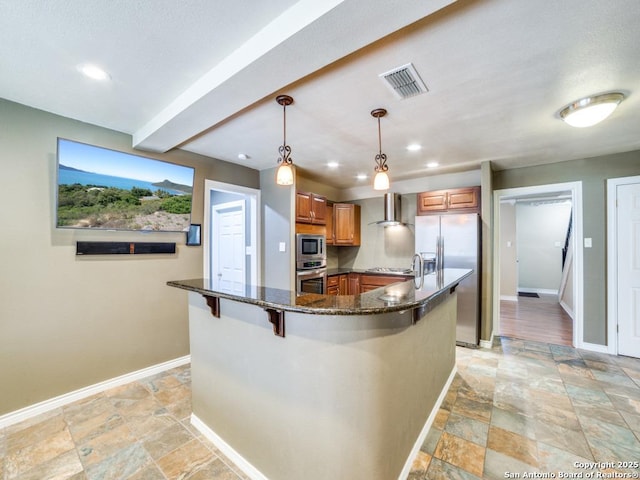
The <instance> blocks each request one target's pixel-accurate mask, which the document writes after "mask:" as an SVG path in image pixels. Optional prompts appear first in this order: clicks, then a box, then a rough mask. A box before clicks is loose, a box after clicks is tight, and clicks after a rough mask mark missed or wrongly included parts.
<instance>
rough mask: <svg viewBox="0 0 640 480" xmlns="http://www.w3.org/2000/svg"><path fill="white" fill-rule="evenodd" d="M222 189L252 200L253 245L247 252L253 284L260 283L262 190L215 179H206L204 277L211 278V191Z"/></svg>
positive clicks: (251, 240)
mask: <svg viewBox="0 0 640 480" xmlns="http://www.w3.org/2000/svg"><path fill="white" fill-rule="evenodd" d="M212 191H221V192H229V193H235V194H239V195H245V196H246V197H247V198H248V199H249V201H250V202H251V208H250V212H249V215H250V216H251V232H249V235H250V242H251V246H250V247H247V248H248V250H247V253H248V254H249V255H251V278H250V282H251V285H254V286H259V285H260V278H262V276H261V272H260V268H261V267H260V265H261V263H262V262H261V259H260V250H261V247H260V224H261V215H260V205H261V200H260V190H257V189H255V188H249V187H243V186H241V185H233V184H231V183H223V182H217V181H215V180H209V179H205V181H204V214H203V218H204V225H203V228H202V236H203V241H202V248H203V254H202V262H203V264H202V267H203V268H202V269H203V276H204V278H211V270H210V269H211V192H212Z"/></svg>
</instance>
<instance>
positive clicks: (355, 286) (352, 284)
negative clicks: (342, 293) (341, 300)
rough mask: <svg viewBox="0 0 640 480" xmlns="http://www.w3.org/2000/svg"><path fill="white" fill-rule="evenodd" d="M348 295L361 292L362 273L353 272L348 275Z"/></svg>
mask: <svg viewBox="0 0 640 480" xmlns="http://www.w3.org/2000/svg"><path fill="white" fill-rule="evenodd" d="M347 282H348V284H349V285H348V287H347V295H357V294H359V293H360V274H359V273H355V272H351V273H349V275H348V276H347Z"/></svg>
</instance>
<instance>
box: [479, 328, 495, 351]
mask: <svg viewBox="0 0 640 480" xmlns="http://www.w3.org/2000/svg"><path fill="white" fill-rule="evenodd" d="M480 348H488V349H492V348H493V332H491V338H490V339H489V340H480Z"/></svg>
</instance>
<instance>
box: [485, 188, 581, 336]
mask: <svg viewBox="0 0 640 480" xmlns="http://www.w3.org/2000/svg"><path fill="white" fill-rule="evenodd" d="M581 205H582V203H581V183H580V182H573V183H564V184H552V185H541V186H535V187H521V188H513V189H506V190H498V191H495V192H494V219H495V222H494V229H495V230H494V238H495V242H494V292H495V295H494V333H495V334H497V335H501V334H502V335H506V336H515V337H518V338H521V339H524V340H533V341H540V342H545V343H556V344H560V345H573V346H576V347H579V346H580V345H581V343H582V275H581V271H582V250H581V249H578V248H577V246H578V239H580V238H581V237H582V212H581ZM569 219H571V223H570V221H569ZM569 225H571V230H570V232H569V231H568V227H569ZM568 233H570V235H568Z"/></svg>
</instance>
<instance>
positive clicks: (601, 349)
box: [578, 342, 611, 354]
mask: <svg viewBox="0 0 640 480" xmlns="http://www.w3.org/2000/svg"><path fill="white" fill-rule="evenodd" d="M578 348H580V349H582V350H590V351H592V352H597V353H608V354H611V352H610V351H609V347H607V346H606V345H598V344H597V343H587V342H582V343H581V344H580V345H579V346H578Z"/></svg>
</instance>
